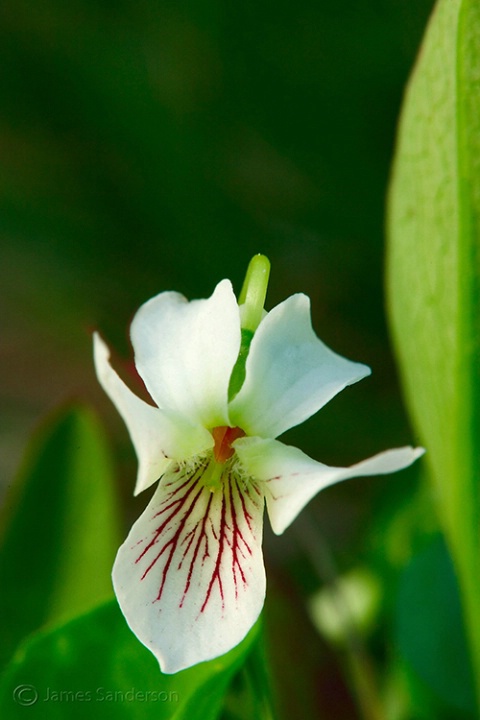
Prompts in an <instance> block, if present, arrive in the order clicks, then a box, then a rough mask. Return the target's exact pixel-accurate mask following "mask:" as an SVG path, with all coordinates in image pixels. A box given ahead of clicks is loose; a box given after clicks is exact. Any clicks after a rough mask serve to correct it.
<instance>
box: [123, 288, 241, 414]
mask: <svg viewBox="0 0 480 720" xmlns="http://www.w3.org/2000/svg"><path fill="white" fill-rule="evenodd" d="M240 337H241V334H240V315H239V309H238V305H237V301H236V299H235V296H234V294H233V290H232V286H231V283H230V281H229V280H222V282H220V283H219V284H218V285H217V287H216V288H215V291H214V293H213V295H212V296H211V297H210V298H208V299H207V300H193V301H192V302H188V301H187V300H186V298H184V297H183V295H180V294H179V293H176V292H163V293H160V295H157V296H156V297H154V298H152V299H151V300H149V301H148V302H146V303H145V304H144V305H142V306H141V308H140V309H139V310H138V312H137V313H136V315H135V317H134V319H133V322H132V327H131V338H132V344H133V348H134V350H135V364H136V366H137V369H138V372H139V373H140V375H141V376H142V378H143V381H144V383H145V385H146V386H147V389H148V391H149V392H150V394H151V396H152V398H153V399H154V400H155V402H156V403H157V405H158V406H159V407H160V408H162V409H168V410H173V411H175V412H176V413H178V414H181V415H183V416H184V417H185V418H188V419H189V420H190V421H191V422H194V423H201V424H202V425H203V426H204V427H209V428H211V427H215V426H217V425H228V424H229V421H228V384H229V380H230V375H231V373H232V369H233V366H234V364H235V362H236V360H237V356H238V353H239V350H240Z"/></svg>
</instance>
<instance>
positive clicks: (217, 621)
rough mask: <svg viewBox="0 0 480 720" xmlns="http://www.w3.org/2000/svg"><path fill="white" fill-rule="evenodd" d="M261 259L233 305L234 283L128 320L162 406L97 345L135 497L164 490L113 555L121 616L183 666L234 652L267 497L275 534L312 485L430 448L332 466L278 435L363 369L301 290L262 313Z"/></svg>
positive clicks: (162, 299)
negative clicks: (335, 345) (121, 426)
mask: <svg viewBox="0 0 480 720" xmlns="http://www.w3.org/2000/svg"><path fill="white" fill-rule="evenodd" d="M268 269H269V264H268V260H267V259H266V258H264V257H263V256H256V257H255V258H254V259H253V260H252V263H251V264H250V267H249V272H248V273H247V279H246V282H245V286H244V290H243V291H242V294H241V296H240V300H239V303H237V300H236V298H235V295H234V293H233V290H232V286H231V283H230V281H229V280H222V282H220V283H219V284H218V285H217V287H216V288H215V291H214V293H213V295H212V296H211V297H210V298H208V299H207V300H193V301H191V302H188V301H187V300H186V299H185V298H184V297H183V296H182V295H180V294H179V293H176V292H162V293H160V294H159V295H157V296H156V297H154V298H152V299H151V300H149V301H148V302H146V303H145V304H144V305H142V306H141V307H140V309H139V310H138V312H137V313H136V315H135V317H134V319H133V322H132V326H131V340H132V345H133V348H134V352H135V364H136V367H137V370H138V373H139V374H140V376H141V378H142V379H143V381H144V383H145V386H146V388H147V390H148V392H149V393H150V395H151V397H152V399H153V401H154V402H155V407H154V406H153V405H149V404H147V403H146V402H144V401H143V400H141V399H140V398H138V397H137V396H136V395H135V394H134V393H132V392H131V391H130V390H129V388H128V387H127V386H126V385H125V384H124V382H123V381H122V380H121V379H120V377H119V376H118V375H117V374H116V372H115V371H114V370H113V368H112V367H111V365H110V363H109V351H108V348H107V346H106V345H105V343H104V342H103V340H102V339H101V338H100V337H99V335H98V334H95V337H94V351H95V365H96V371H97V375H98V379H99V381H100V383H101V385H102V386H103V388H104V390H105V391H106V393H107V394H108V395H109V396H110V398H111V400H112V401H113V402H114V404H115V405H116V407H117V409H118V411H119V412H120V414H121V415H122V417H123V419H124V421H125V423H126V425H127V428H128V430H129V433H130V436H131V439H132V442H133V444H134V446H135V450H136V453H137V456H138V462H139V468H138V478H137V484H136V488H135V494H137V493H140V492H141V491H142V490H145V489H146V488H148V487H149V486H150V485H152V484H153V483H155V482H157V481H159V482H158V487H157V489H156V491H155V494H154V495H153V497H152V499H151V501H150V503H149V505H148V507H147V509H146V510H145V512H144V513H143V514H142V515H141V517H140V518H139V519H138V520H137V522H136V523H135V524H134V525H133V527H132V529H131V531H130V534H129V535H128V537H127V539H126V540H125V542H124V544H123V545H122V546H121V547H120V549H119V551H118V554H117V557H116V560H115V565H114V568H113V583H114V588H115V593H116V595H117V598H118V602H119V604H120V607H121V609H122V612H123V614H124V615H125V618H126V620H127V622H128V624H129V626H130V628H131V629H132V631H133V632H134V633H135V635H136V636H137V637H138V639H139V640H140V641H141V642H142V643H143V644H144V645H145V646H146V647H148V648H149V649H150V650H151V651H152V652H153V653H154V655H155V656H156V657H157V659H158V661H159V663H160V667H161V670H162V671H163V672H166V673H174V672H177V671H179V670H182V669H184V668H187V667H190V666H191V665H195V664H196V663H199V662H202V661H204V660H210V659H212V658H215V657H217V656H219V655H222V654H223V653H226V652H227V651H228V650H230V649H232V648H233V647H234V646H235V645H237V644H238V643H239V642H240V641H241V640H242V639H243V638H244V637H245V636H246V634H247V633H248V631H249V630H250V628H251V627H252V626H253V624H254V623H255V621H256V620H257V619H258V617H259V615H260V612H261V610H262V607H263V603H264V598H265V584H266V581H265V569H264V565H263V557H262V549H261V543H262V526H263V510H264V503H266V506H267V512H268V515H269V519H270V523H271V526H272V528H273V531H274V532H275V533H276V534H277V535H279V534H281V533H283V531H284V530H285V529H286V528H287V527H288V526H289V525H290V523H291V522H292V521H293V520H294V519H295V518H296V517H297V515H298V514H299V512H300V511H301V510H302V508H303V507H304V506H305V505H306V504H307V503H308V501H309V500H310V499H311V498H312V497H313V496H314V495H316V494H317V493H318V492H319V490H322V489H323V488H325V487H327V486H328V485H332V484H333V483H336V482H339V481H341V480H345V479H347V478H351V477H357V476H362V475H379V474H383V473H390V472H395V471H397V470H401V469H402V468H405V467H407V466H408V465H410V464H411V463H412V462H413V461H414V460H415V459H416V458H418V457H419V456H420V455H421V454H422V452H423V450H422V449H421V448H417V449H413V448H411V447H403V448H399V449H396V450H388V451H386V452H382V453H380V454H378V455H375V456H374V457H372V458H369V459H368V460H363V461H362V462H360V463H357V464H356V465H353V466H352V467H349V468H337V467H328V466H327V465H323V464H322V463H319V462H317V461H315V460H312V459H311V458H309V457H308V456H307V455H305V454H304V453H303V452H302V451H301V450H298V449H297V448H294V447H291V446H289V445H284V444H283V443H281V442H279V441H278V440H276V439H275V438H277V437H278V436H279V435H281V434H282V433H283V432H285V431H286V430H288V429H289V428H291V427H293V426H295V425H298V424H299V423H301V422H303V421H304V420H306V419H307V418H309V417H310V416H311V415H313V414H314V413H316V412H317V410H319V409H320V408H321V407H323V405H325V404H326V403H327V402H328V401H329V400H330V399H331V398H332V397H334V395H336V394H337V393H338V392H340V391H341V390H343V388H345V387H346V386H347V385H351V384H352V383H355V382H357V381H358V380H361V379H362V378H364V377H365V376H366V375H368V374H369V373H370V369H369V368H368V367H366V366H365V365H361V364H359V363H354V362H351V361H349V360H346V359H345V358H343V357H340V356H339V355H337V354H336V353H334V352H333V351H332V350H330V349H329V348H328V347H326V345H324V344H323V342H321V340H319V339H318V338H317V336H316V335H315V333H314V331H313V329H312V326H311V320H310V301H309V298H308V297H306V296H305V295H303V294H296V295H292V296H291V297H289V298H288V299H287V300H285V301H284V302H282V303H280V304H279V305H277V306H276V307H275V308H273V310H271V311H270V312H268V313H265V311H264V310H263V304H264V301H265V294H266V287H267V281H268Z"/></svg>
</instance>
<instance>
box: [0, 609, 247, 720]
mask: <svg viewBox="0 0 480 720" xmlns="http://www.w3.org/2000/svg"><path fill="white" fill-rule="evenodd" d="M258 631H259V625H258V624H257V625H256V626H255V627H254V628H253V629H252V630H251V632H250V633H249V635H248V636H247V637H246V638H245V640H244V641H243V642H242V643H240V645H238V646H237V647H236V648H234V649H233V650H231V651H230V652H229V653H227V654H226V655H223V656H222V657H219V658H217V659H216V660H212V661H210V662H207V663H201V664H200V665H197V666H195V667H193V668H190V669H188V670H183V671H182V672H180V673H176V674H175V675H163V674H162V673H161V672H160V670H159V667H158V663H157V661H156V660H155V658H154V656H153V655H152V654H151V653H150V652H149V651H148V650H147V649H146V648H144V647H143V645H141V644H140V643H139V642H138V640H137V638H136V637H135V636H134V635H133V633H132V632H131V631H130V630H129V628H128V626H127V624H126V622H125V619H124V618H123V616H122V614H121V612H120V610H119V609H118V606H117V603H116V601H111V602H109V603H107V604H106V605H103V606H101V607H99V608H96V609H95V610H93V611H91V612H90V613H87V614H85V615H83V616H81V617H79V618H76V619H75V620H72V621H70V622H68V623H66V624H65V625H63V626H62V627H59V628H56V629H53V630H50V631H45V632H43V633H37V634H36V635H35V636H34V637H32V638H31V639H29V640H28V641H27V642H26V643H24V644H23V645H22V646H21V648H20V650H19V652H17V654H16V656H15V658H14V660H13V661H12V662H11V664H10V665H9V667H8V669H7V672H6V673H5V676H4V679H3V682H2V684H1V685H0V716H1V717H4V718H8V719H9V720H17V718H24V717H25V716H28V718H30V720H35V719H36V718H42V719H43V718H45V717H47V716H48V718H49V720H64V719H66V718H68V719H69V720H76V719H77V718H78V720H84V718H85V717H86V716H88V715H89V714H90V715H91V716H92V717H94V718H112V719H113V718H118V719H121V718H128V720H149V719H150V718H152V720H153V719H155V720H162V718H168V719H169V720H214V718H217V717H218V715H219V713H220V711H221V706H222V703H223V699H224V695H225V692H226V689H227V687H228V684H229V682H230V681H231V679H232V677H233V675H234V674H235V672H237V671H238V669H239V668H240V666H241V665H242V663H243V662H244V661H245V659H246V657H247V655H248V653H249V652H250V651H251V649H252V647H253V646H254V643H255V642H256V639H257V636H258ZM179 632H181V630H180V629H179ZM212 632H214V630H213V629H212ZM26 708H27V709H26Z"/></svg>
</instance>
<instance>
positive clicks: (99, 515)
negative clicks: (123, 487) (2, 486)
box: [0, 407, 119, 660]
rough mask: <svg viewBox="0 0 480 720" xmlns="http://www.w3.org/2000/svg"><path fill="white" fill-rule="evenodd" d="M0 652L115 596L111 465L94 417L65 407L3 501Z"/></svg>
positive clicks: (42, 435) (39, 439) (34, 447)
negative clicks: (42, 628)
mask: <svg viewBox="0 0 480 720" xmlns="http://www.w3.org/2000/svg"><path fill="white" fill-rule="evenodd" d="M3 520H4V535H3V543H2V548H1V551H0V586H1V588H2V591H1V593H0V624H1V633H0V634H1V638H2V642H1V655H2V660H7V659H8V658H9V657H10V656H11V655H12V653H13V651H14V650H15V648H16V646H17V645H18V643H19V641H20V640H21V639H22V638H23V637H24V636H26V635H27V634H29V633H31V632H32V631H33V630H36V629H37V628H39V627H40V626H42V625H44V624H45V623H52V622H57V621H59V620H60V619H63V618H66V617H73V616H74V615H75V614H77V613H79V612H83V611H85V610H86V609H89V608H91V607H93V606H95V605H97V604H98V602H100V601H103V600H105V599H107V598H108V597H110V596H111V594H112V589H111V581H110V571H111V566H112V562H113V559H114V556H115V552H116V549H117V548H118V545H119V529H118V522H117V512H116V503H115V492H114V484H113V476H112V467H111V464H110V459H109V455H108V452H107V449H106V446H105V441H104V439H103V435H102V432H101V428H100V427H99V425H98V423H97V421H96V419H95V417H94V416H93V415H92V413H91V412H90V411H89V410H88V409H86V408H84V407H72V408H68V409H65V410H63V411H62V412H61V413H59V414H57V415H55V417H54V418H52V419H50V421H49V422H48V423H47V424H46V425H45V426H44V427H43V428H42V429H41V431H40V432H39V434H38V435H37V436H36V437H35V438H34V441H33V442H32V445H31V447H30V448H29V452H28V455H27V460H26V464H25V466H24V468H23V470H22V472H21V473H20V476H19V478H18V480H17V482H16V483H15V484H14V486H13V487H12V488H11V492H10V493H9V495H8V497H7V502H6V505H5V508H4V518H3Z"/></svg>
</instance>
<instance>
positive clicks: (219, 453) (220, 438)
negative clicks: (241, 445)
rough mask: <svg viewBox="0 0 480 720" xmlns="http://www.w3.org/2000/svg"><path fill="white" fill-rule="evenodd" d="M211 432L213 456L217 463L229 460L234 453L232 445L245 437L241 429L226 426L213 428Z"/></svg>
mask: <svg viewBox="0 0 480 720" xmlns="http://www.w3.org/2000/svg"><path fill="white" fill-rule="evenodd" d="M211 432H212V437H213V440H214V442H215V445H214V448H213V454H214V456H215V460H216V461H217V463H224V462H226V460H228V459H229V458H231V457H232V455H233V453H234V449H233V448H232V443H233V442H234V441H235V440H238V438H241V437H244V436H245V433H244V432H243V430H242V429H241V428H239V427H228V426H227V425H222V426H218V427H214V428H213V430H212V431H211Z"/></svg>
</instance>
